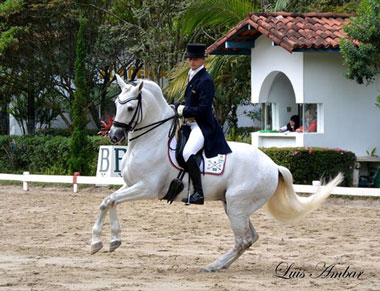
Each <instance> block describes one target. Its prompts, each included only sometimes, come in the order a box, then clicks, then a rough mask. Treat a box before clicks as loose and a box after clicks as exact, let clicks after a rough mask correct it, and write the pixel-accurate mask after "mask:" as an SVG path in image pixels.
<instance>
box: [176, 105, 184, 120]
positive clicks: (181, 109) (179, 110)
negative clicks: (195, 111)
mask: <svg viewBox="0 0 380 291" xmlns="http://www.w3.org/2000/svg"><path fill="white" fill-rule="evenodd" d="M184 108H185V105H179V106H178V108H177V113H178V115H179V116H180V117H182V116H183V109H184Z"/></svg>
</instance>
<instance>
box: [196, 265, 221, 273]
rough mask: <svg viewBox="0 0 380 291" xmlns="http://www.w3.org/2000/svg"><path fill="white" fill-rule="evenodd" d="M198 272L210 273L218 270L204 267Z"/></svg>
mask: <svg viewBox="0 0 380 291" xmlns="http://www.w3.org/2000/svg"><path fill="white" fill-rule="evenodd" d="M200 271H201V273H210V272H215V271H219V269H217V268H215V267H212V266H206V267H202V268H201V269H200Z"/></svg>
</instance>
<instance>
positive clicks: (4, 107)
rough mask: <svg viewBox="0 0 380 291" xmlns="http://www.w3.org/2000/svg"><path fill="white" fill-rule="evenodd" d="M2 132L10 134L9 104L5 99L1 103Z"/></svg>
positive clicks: (0, 131) (0, 127)
mask: <svg viewBox="0 0 380 291" xmlns="http://www.w3.org/2000/svg"><path fill="white" fill-rule="evenodd" d="M0 108H1V111H0V134H1V135H8V134H9V114H8V104H7V103H6V102H5V101H4V102H1V103H0Z"/></svg>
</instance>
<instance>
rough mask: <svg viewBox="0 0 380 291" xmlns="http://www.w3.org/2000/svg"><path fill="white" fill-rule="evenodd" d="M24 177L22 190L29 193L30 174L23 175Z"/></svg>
mask: <svg viewBox="0 0 380 291" xmlns="http://www.w3.org/2000/svg"><path fill="white" fill-rule="evenodd" d="M23 175H24V177H23V181H22V189H23V190H24V191H29V187H28V181H27V179H28V176H29V172H24V173H23Z"/></svg>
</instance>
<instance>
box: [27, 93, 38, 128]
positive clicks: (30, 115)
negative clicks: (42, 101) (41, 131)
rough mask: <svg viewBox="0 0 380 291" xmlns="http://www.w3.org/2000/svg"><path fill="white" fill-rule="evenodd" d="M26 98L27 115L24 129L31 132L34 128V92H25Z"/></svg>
mask: <svg viewBox="0 0 380 291" xmlns="http://www.w3.org/2000/svg"><path fill="white" fill-rule="evenodd" d="M27 98H28V116H27V121H26V129H27V133H28V134H33V133H34V131H35V129H36V110H35V109H36V108H35V104H36V102H35V99H36V98H35V95H34V92H28V93H27Z"/></svg>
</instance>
